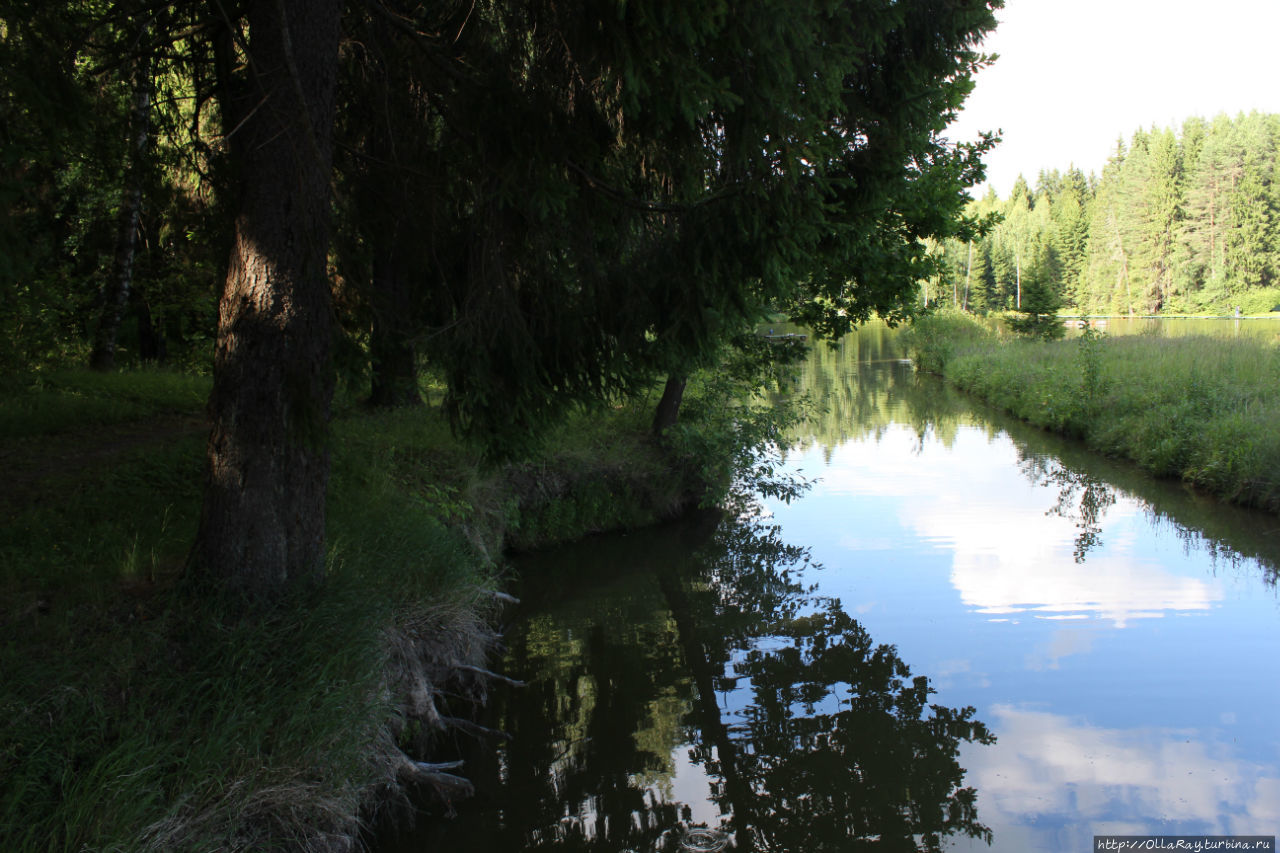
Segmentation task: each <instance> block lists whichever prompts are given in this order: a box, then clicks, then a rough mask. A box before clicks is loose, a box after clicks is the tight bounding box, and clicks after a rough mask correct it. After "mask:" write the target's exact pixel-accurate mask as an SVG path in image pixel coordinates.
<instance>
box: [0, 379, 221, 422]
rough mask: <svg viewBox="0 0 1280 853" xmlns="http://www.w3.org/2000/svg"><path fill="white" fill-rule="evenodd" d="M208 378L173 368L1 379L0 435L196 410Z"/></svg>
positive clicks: (205, 394)
mask: <svg viewBox="0 0 1280 853" xmlns="http://www.w3.org/2000/svg"><path fill="white" fill-rule="evenodd" d="M209 389H210V379H209V377H207V376H196V375H192V374H186V373H178V372H175V371H171V370H163V369H159V368H156V369H147V370H137V371H128V372H123V371H120V372H112V373H97V372H94V371H91V370H85V369H81V370H60V371H55V372H50V373H30V374H23V375H18V376H9V377H5V378H3V379H0V438H11V437H20V436H35V435H47V434H50V433H57V432H64V431H68V430H73V429H78V428H82V427H86V426H102V425H107V424H118V423H124V422H129V421H137V420H140V419H142V418H150V417H156V416H158V415H198V414H200V413H202V412H203V411H204V404H205V400H206V399H208V397H209Z"/></svg>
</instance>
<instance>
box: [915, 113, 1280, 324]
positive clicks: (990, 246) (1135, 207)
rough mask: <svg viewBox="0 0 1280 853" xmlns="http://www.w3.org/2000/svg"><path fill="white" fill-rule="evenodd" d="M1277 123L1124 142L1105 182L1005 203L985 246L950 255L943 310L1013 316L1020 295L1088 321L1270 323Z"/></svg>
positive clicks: (937, 291)
mask: <svg viewBox="0 0 1280 853" xmlns="http://www.w3.org/2000/svg"><path fill="white" fill-rule="evenodd" d="M1277 162H1280V116H1275V115H1267V114H1262V113H1248V114H1241V115H1238V116H1236V117H1234V118H1232V117H1229V116H1226V115H1219V116H1217V117H1216V118H1214V119H1212V120H1206V119H1202V118H1192V119H1189V120H1187V121H1186V122H1185V123H1184V124H1183V125H1182V127H1181V128H1178V129H1174V128H1157V127H1152V128H1149V129H1144V130H1138V131H1136V132H1135V133H1134V134H1133V136H1132V137H1131V138H1130V139H1129V140H1127V141H1126V140H1123V139H1122V140H1119V141H1118V142H1117V144H1116V148H1115V150H1114V152H1113V154H1112V156H1111V157H1110V159H1109V160H1108V162H1107V165H1106V166H1105V168H1104V169H1103V170H1102V175H1101V176H1096V175H1090V176H1087V177H1086V176H1085V175H1084V174H1083V173H1082V172H1081V171H1080V170H1079V169H1076V168H1069V169H1068V170H1066V171H1065V172H1062V171H1057V170H1046V171H1043V172H1041V173H1040V175H1039V176H1038V177H1037V179H1036V184H1035V187H1034V188H1032V187H1030V186H1028V184H1027V182H1026V181H1025V180H1020V181H1019V182H1018V183H1017V184H1016V185H1015V186H1014V188H1013V190H1012V191H1011V192H1010V194H1009V196H1008V197H1007V198H1005V199H999V198H996V197H995V195H994V194H989V195H988V196H987V197H985V198H983V199H981V200H979V201H977V202H975V203H974V204H973V205H972V207H971V208H970V209H969V213H970V215H981V214H985V213H993V212H994V213H997V214H999V215H1001V216H1002V217H1003V223H1002V224H1001V225H1000V226H999V227H998V228H996V229H995V230H994V231H992V232H991V233H990V234H988V235H987V236H986V237H985V238H982V239H979V240H977V241H974V243H973V244H972V246H970V244H969V243H968V242H963V241H955V240H953V241H950V242H948V243H947V244H946V245H945V249H944V251H945V255H946V266H947V272H946V274H944V275H943V276H942V277H940V278H939V279H938V280H937V282H936V283H935V285H934V291H933V298H935V299H938V300H942V301H952V299H953V294H958V295H959V296H957V297H955V301H956V303H957V304H960V305H963V306H965V307H968V308H970V309H974V310H1004V309H1010V308H1013V307H1014V305H1015V298H1016V297H1015V289H1016V285H1015V280H1016V276H1017V270H1016V269H1015V267H1014V264H1013V263H1011V259H1012V258H1013V257H1014V256H1015V254H1016V253H1018V252H1021V259H1022V265H1021V276H1022V282H1023V285H1024V287H1025V286H1026V285H1027V284H1028V282H1030V284H1031V286H1033V287H1035V288H1040V289H1042V290H1045V291H1047V294H1048V296H1049V297H1050V302H1056V303H1058V304H1061V305H1063V306H1065V307H1067V308H1069V309H1073V310H1075V311H1078V312H1081V313H1085V314H1143V315H1147V314H1156V313H1166V314H1169V313H1172V314H1180V313H1188V314H1198V313H1216V314H1231V313H1233V312H1234V311H1235V309H1236V308H1239V309H1241V311H1242V312H1244V313H1263V312H1267V311H1271V310H1273V309H1274V308H1276V307H1277V306H1280V242H1277V238H1276V228H1275V225H1274V223H1275V221H1276V215H1277V211H1278V210H1280V189H1277V187H1278V186H1280V184H1277V182H1276V174H1275V172H1276V164H1277Z"/></svg>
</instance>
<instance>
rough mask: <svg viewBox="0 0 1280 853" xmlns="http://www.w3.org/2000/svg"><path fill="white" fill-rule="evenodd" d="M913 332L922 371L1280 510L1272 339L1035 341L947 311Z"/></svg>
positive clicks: (1166, 472) (1276, 351) (1154, 468)
mask: <svg viewBox="0 0 1280 853" xmlns="http://www.w3.org/2000/svg"><path fill="white" fill-rule="evenodd" d="M907 334H908V341H909V347H910V349H911V352H912V357H913V360H914V361H915V363H916V367H917V369H918V370H921V371H925V372H929V373H935V374H938V375H940V376H942V377H943V378H944V379H945V380H946V381H947V382H948V383H950V384H952V385H954V386H955V387H957V388H959V389H961V390H963V391H966V392H967V393H970V394H972V395H974V396H975V397H978V398H980V399H982V400H984V401H986V402H987V403H989V404H990V405H992V406H994V407H996V408H998V409H1001V410H1003V411H1006V412H1009V413H1010V414H1012V415H1014V416H1016V417H1018V418H1021V419H1022V420H1024V421H1026V422H1028V423H1031V424H1033V425H1035V426H1037V427H1040V428H1042V429H1046V430H1049V431H1052V432H1055V433H1058V434H1061V435H1064V436H1068V437H1070V438H1074V439H1078V440H1080V441H1082V442H1083V443H1084V444H1085V446H1087V447H1088V448H1089V449H1091V450H1094V451H1097V452H1100V453H1103V454H1105V455H1107V456H1111V457H1115V458H1121V459H1126V460H1128V461H1131V462H1133V463H1135V464H1136V465H1137V466H1138V467H1139V468H1141V469H1142V470H1144V471H1146V472H1147V473H1149V474H1152V475H1155V476H1158V477H1167V478H1176V479H1181V480H1182V481H1183V482H1185V483H1188V484H1190V485H1192V486H1195V487H1196V488H1198V489H1201V490H1203V491H1205V492H1208V493H1209V494H1212V495H1214V496H1215V497H1217V498H1220V499H1222V500H1225V501H1228V502H1231V503H1235V504H1239V505H1242V506H1248V507H1255V508H1259V509H1263V510H1266V511H1269V512H1280V474H1278V473H1277V472H1280V433H1278V432H1277V431H1276V429H1275V425H1276V424H1277V423H1280V390H1278V389H1280V345H1277V342H1276V341H1267V340H1262V339H1258V338H1251V337H1248V336H1244V337H1241V338H1232V339H1227V338H1218V337H1210V336H1207V335H1188V336H1182V337H1164V336H1162V335H1160V334H1159V333H1158V329H1153V333H1151V334H1138V335H1125V336H1108V335H1106V334H1105V333H1099V332H1098V331H1097V330H1092V329H1091V330H1088V331H1086V332H1085V333H1084V334H1082V335H1081V336H1079V337H1077V338H1074V339H1070V340H1058V341H1042V340H1030V339H1026V338H1022V337H1018V336H1016V335H1012V334H1010V333H1009V332H1008V331H1006V330H1004V329H1003V328H1002V326H1001V325H1000V323H999V321H998V320H996V319H994V318H993V319H988V320H983V319H979V318H977V317H975V316H973V315H970V314H965V313H963V312H958V311H950V310H949V311H939V312H936V313H934V314H932V315H928V316H926V317H922V318H920V319H918V320H917V321H916V322H914V323H913V324H912V326H911V327H910V329H909V330H908V332H907Z"/></svg>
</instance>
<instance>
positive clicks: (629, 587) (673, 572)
mask: <svg viewBox="0 0 1280 853" xmlns="http://www.w3.org/2000/svg"><path fill="white" fill-rule="evenodd" d="M644 545H645V547H644V548H642V549H641V548H637V547H636V542H635V540H634V538H631V537H617V538H613V539H604V540H598V541H594V542H592V543H591V546H590V553H591V556H590V559H591V561H592V563H593V564H594V565H600V562H598V561H603V562H604V563H605V564H607V565H609V566H610V567H611V571H610V573H609V574H608V576H602V575H601V573H599V572H598V571H597V570H595V569H594V568H592V569H590V570H586V571H575V566H578V565H581V563H580V558H582V556H583V553H584V552H583V550H582V549H581V548H577V549H575V548H569V549H564V550H561V551H558V552H556V554H555V555H554V556H550V557H548V556H543V557H541V558H536V559H534V560H531V561H529V562H528V563H526V564H524V565H523V566H522V572H523V580H522V586H523V589H524V592H525V605H524V608H525V609H526V611H527V612H528V613H529V614H530V615H529V616H528V618H527V620H525V621H524V622H523V625H522V627H520V628H518V629H517V630H515V631H514V632H513V633H512V635H511V637H510V641H509V642H510V648H509V651H508V654H507V656H506V660H505V662H504V667H505V668H506V671H507V672H509V673H510V674H512V675H514V676H516V677H519V678H521V679H523V680H526V681H527V682H528V687H527V688H525V689H524V690H517V691H512V692H510V693H504V694H503V695H502V696H501V697H499V699H498V703H497V705H496V707H495V708H494V710H495V712H496V717H497V720H496V724H497V725H500V726H501V727H502V728H503V729H505V730H506V731H508V732H509V733H510V734H511V735H512V739H511V741H510V743H509V744H507V745H506V746H504V747H503V748H502V749H501V751H500V752H499V753H497V754H496V755H493V757H492V759H491V760H490V763H489V765H488V766H487V767H486V768H484V769H483V770H481V769H480V768H479V767H478V765H477V764H476V762H480V761H483V755H484V753H483V752H480V753H479V754H477V755H476V756H475V757H473V758H472V759H471V760H472V765H471V766H472V776H473V777H476V776H478V777H479V779H478V781H479V788H480V791H481V794H480V796H479V797H478V798H477V800H476V801H475V802H473V803H470V804H467V805H465V806H464V807H463V812H462V814H461V815H460V816H459V818H458V819H457V820H455V821H453V822H452V823H449V824H446V826H445V830H444V831H445V833H446V835H445V836H443V837H441V838H438V839H435V840H434V843H439V844H456V845H457V846H459V847H462V848H465V849H469V850H494V851H498V850H502V851H508V850H520V849H527V850H543V849H554V850H581V851H586V850H591V851H595V850H600V851H605V850H608V851H621V850H630V851H637V853H639V851H667V850H715V849H733V850H759V851H799V850H804V851H810V850H812V851H823V850H841V851H844V850H852V849H863V847H868V848H871V847H874V848H875V849H881V850H940V849H941V847H942V845H943V842H944V840H945V839H947V838H948V837H953V836H954V837H965V838H976V839H986V838H988V837H989V830H988V829H987V828H986V827H985V826H984V825H983V824H982V823H980V822H979V820H978V815H977V806H976V803H977V794H976V792H975V790H974V788H972V787H969V786H966V785H965V784H964V769H963V768H962V767H961V765H960V761H959V756H960V751H961V748H962V747H963V746H964V745H966V744H969V745H981V744H989V743H991V742H992V741H993V738H992V737H991V735H990V733H989V732H988V730H987V729H986V727H985V726H984V725H983V724H982V723H981V722H979V721H978V720H977V719H975V716H974V715H975V711H974V709H973V708H968V707H966V708H952V707H948V706H945V705H942V704H937V703H934V702H932V701H931V698H932V694H933V692H934V691H933V689H932V688H931V687H930V685H929V682H928V679H927V678H925V677H923V676H913V675H912V673H911V671H910V669H909V668H908V666H907V664H906V663H905V662H904V661H903V660H902V659H901V658H900V656H899V655H898V653H897V651H896V649H895V648H894V647H892V646H889V645H885V644H877V643H876V642H874V641H873V639H872V637H871V635H870V634H869V633H868V632H867V630H866V629H865V628H864V627H863V626H862V625H861V624H860V623H859V622H858V621H857V620H855V619H854V618H852V617H851V616H849V615H848V614H847V613H846V612H845V611H844V609H843V608H842V606H841V604H840V602H839V601H838V600H836V599H834V598H830V597H821V596H815V595H813V594H811V590H810V588H809V587H808V586H807V585H806V578H807V574H806V570H808V569H810V568H811V567H810V566H809V565H808V554H807V552H806V551H805V550H804V549H801V548H798V547H795V546H793V545H790V544H788V543H786V542H785V541H784V540H783V539H782V537H781V535H780V533H779V530H778V528H777V527H776V526H773V525H770V524H767V523H765V522H764V521H763V520H762V519H760V518H758V517H753V516H751V515H747V516H745V517H725V518H723V519H716V518H706V517H704V518H703V519H701V520H700V521H698V522H690V523H687V524H684V525H682V526H678V527H676V528H673V529H671V530H668V531H664V534H663V535H654V534H645V536H644ZM419 843H420V840H419ZM390 849H394V847H392V848H390ZM405 849H409V848H407V847H406V848H405Z"/></svg>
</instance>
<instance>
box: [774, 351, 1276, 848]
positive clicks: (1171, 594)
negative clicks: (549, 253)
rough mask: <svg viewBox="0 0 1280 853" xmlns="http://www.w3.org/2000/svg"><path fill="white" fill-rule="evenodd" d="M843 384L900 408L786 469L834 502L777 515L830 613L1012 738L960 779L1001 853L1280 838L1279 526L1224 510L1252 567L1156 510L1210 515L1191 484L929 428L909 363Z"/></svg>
mask: <svg viewBox="0 0 1280 853" xmlns="http://www.w3.org/2000/svg"><path fill="white" fill-rule="evenodd" d="M810 369H811V370H813V369H814V364H813V363H812V362H811V365H810ZM877 374H879V375H877ZM884 374H888V375H884ZM846 380H847V381H848V382H851V383H854V384H860V385H865V386H871V387H872V388H873V389H874V388H879V389H885V388H888V390H887V391H885V390H879V391H876V390H871V391H868V389H867V388H863V389H862V391H861V392H855V393H853V394H852V395H851V396H852V397H855V398H856V397H857V396H858V394H859V393H864V394H869V395H870V396H871V397H877V396H880V395H883V396H884V399H881V400H880V405H879V409H880V410H881V415H880V422H879V423H877V424H876V425H875V428H874V429H871V430H868V431H866V432H864V433H863V434H862V435H861V436H856V430H853V431H850V430H847V429H846V430H844V435H842V436H840V437H839V438H838V439H837V440H836V441H831V440H830V437H829V436H828V437H827V438H825V439H824V438H823V437H822V436H821V435H819V436H808V437H805V440H802V441H801V442H800V445H801V448H803V449H797V450H796V451H795V452H793V454H792V455H791V457H790V460H789V462H790V464H791V465H792V466H793V467H794V468H796V469H798V470H801V471H803V472H804V474H805V475H806V476H809V477H816V478H818V482H817V483H816V484H815V486H814V487H813V489H812V490H811V491H810V493H809V494H807V495H806V496H805V497H804V498H803V499H801V500H800V501H799V502H797V503H795V504H792V505H790V506H786V505H782V504H776V505H770V506H769V510H770V512H771V513H772V514H773V517H774V520H775V521H777V522H778V523H779V524H780V526H781V528H782V530H783V532H784V535H785V536H786V538H787V539H788V540H789V541H797V542H804V543H805V544H806V545H808V546H810V547H811V550H812V558H813V559H814V560H815V561H816V562H819V563H821V564H823V565H824V566H825V569H824V570H823V571H822V572H821V573H820V579H819V583H820V588H821V591H822V592H823V593H824V594H827V595H832V596H837V597H839V598H840V599H841V600H842V601H843V603H844V606H845V607H846V608H847V609H849V611H850V612H853V613H856V614H857V616H858V618H859V620H861V622H862V623H863V624H864V625H865V626H866V627H867V629H868V630H869V631H870V632H871V633H872V634H873V635H875V636H876V637H878V638H879V639H880V640H882V641H883V642H890V643H894V644H895V645H896V646H897V648H898V651H899V653H900V654H901V655H902V657H903V658H904V659H905V660H908V661H910V662H911V666H912V668H913V670H914V671H916V672H919V673H923V674H926V675H928V676H929V677H930V678H931V679H932V680H933V684H934V686H935V687H937V688H938V690H939V694H938V701H941V702H944V703H946V704H949V705H956V706H960V705H970V704H972V705H974V706H976V707H977V709H978V714H977V716H978V718H979V719H981V720H983V721H984V722H986V723H987V725H988V726H989V727H990V728H991V729H992V731H993V733H994V734H995V735H996V736H997V738H998V742H997V743H996V744H995V745H994V746H972V745H971V746H968V747H966V748H965V749H964V751H963V755H962V758H961V764H962V765H963V766H964V767H966V768H967V770H968V775H967V777H966V784H969V785H973V786H974V787H975V788H976V789H977V791H978V814H979V818H980V819H981V820H982V822H983V823H985V824H986V825H988V826H990V827H991V828H992V830H993V832H994V848H993V849H996V850H1009V851H1013V850H1027V849H1034V850H1067V849H1076V850H1085V849H1087V848H1088V845H1089V842H1090V839H1091V836H1092V835H1094V834H1152V833H1165V834H1262V835H1274V834H1277V833H1280V727H1278V726H1277V724H1276V722H1275V710H1274V709H1275V708H1276V707H1277V705H1278V703H1280V678H1277V676H1278V675H1280V630H1278V628H1280V608H1278V607H1277V596H1276V590H1275V586H1274V585H1273V583H1271V582H1270V581H1269V580H1268V579H1269V578H1271V577H1273V571H1274V570H1273V569H1272V568H1271V567H1272V566H1274V564H1275V563H1274V560H1275V556H1274V554H1275V551H1274V548H1275V544H1274V540H1275V533H1276V531H1277V529H1278V528H1280V521H1277V520H1276V519H1274V518H1271V517H1268V516H1262V515H1257V514H1252V513H1244V512H1236V511H1233V510H1228V509H1223V508H1210V509H1209V510H1208V511H1209V512H1210V513H1211V514H1212V515H1213V516H1214V520H1213V525H1214V526H1215V532H1222V531H1224V530H1225V531H1235V536H1236V538H1237V541H1238V544H1239V545H1240V547H1241V549H1242V550H1244V551H1246V552H1250V553H1251V556H1250V557H1244V556H1242V555H1241V554H1240V553H1239V552H1238V551H1237V550H1236V549H1235V547H1233V545H1232V543H1231V542H1230V541H1228V542H1223V541H1218V540H1214V539H1212V538H1205V537H1203V536H1202V535H1201V534H1200V533H1198V532H1197V530H1196V528H1195V526H1194V525H1195V523H1196V519H1191V520H1183V519H1182V518H1181V517H1180V516H1179V515H1178V513H1176V512H1175V513H1173V514H1172V515H1170V514H1161V512H1156V511H1153V510H1152V507H1153V506H1156V507H1161V508H1162V511H1164V512H1167V510H1166V509H1165V508H1167V507H1169V506H1175V507H1181V506H1183V505H1184V504H1185V505H1187V506H1190V507H1192V508H1193V509H1194V508H1195V507H1197V506H1198V507H1199V508H1200V510H1201V511H1203V510H1204V507H1203V504H1204V501H1203V500H1200V501H1197V500H1196V499H1195V498H1193V497H1192V496H1189V495H1188V494H1187V493H1185V492H1183V491H1182V490H1181V489H1180V488H1179V487H1177V486H1176V485H1174V486H1162V485H1160V484H1149V485H1144V487H1143V488H1144V491H1146V492H1147V494H1145V495H1144V497H1145V499H1144V497H1138V496H1136V495H1134V494H1132V493H1131V492H1129V491H1127V490H1126V489H1125V488H1120V487H1118V486H1115V485H1112V484H1111V482H1109V481H1108V479H1107V477H1108V476H1110V475H1118V476H1119V477H1120V478H1121V479H1123V480H1125V482H1126V485H1127V486H1132V484H1133V483H1141V482H1142V478H1141V477H1136V476H1135V475H1134V474H1133V473H1132V472H1126V471H1124V469H1123V468H1120V467H1118V466H1106V465H1105V463H1101V464H1102V467H1103V468H1104V470H1103V471H1102V473H1101V474H1099V473H1098V471H1097V470H1096V469H1097V468H1098V467H1099V464H1095V463H1093V462H1090V463H1088V464H1087V465H1085V466H1076V467H1072V466H1071V465H1068V464H1063V463H1061V462H1059V461H1058V460H1057V457H1056V456H1054V455H1053V453H1054V452H1059V451H1062V450H1063V448H1066V450H1067V452H1071V448H1069V447H1068V446H1066V445H1063V444H1061V443H1054V442H1051V441H1046V440H1045V439H1043V438H1042V437H1040V436H1039V435H1038V434H1035V433H1033V432H1031V431H1028V430H1025V429H1021V428H1019V427H1018V426H1017V425H1012V424H1003V423H1002V424H1001V425H1000V427H996V426H993V425H992V424H991V423H989V422H987V421H986V420H985V419H984V418H979V417H976V416H973V415H969V414H965V413H964V412H963V404H962V403H961V404H958V405H960V406H961V408H960V409H958V410H957V409H952V410H951V411H950V412H948V413H946V414H944V415H943V416H941V417H940V418H934V417H932V416H930V415H928V414H926V415H925V416H923V417H922V416H921V413H920V411H919V410H920V408H921V407H922V405H924V404H922V403H920V398H921V397H922V396H923V395H928V394H932V395H934V396H941V395H945V394H946V392H945V391H944V389H941V388H939V387H937V386H936V385H931V383H930V382H929V380H927V379H926V380H918V379H915V378H914V377H911V376H910V375H909V374H908V373H905V372H904V371H903V368H901V367H899V366H896V365H883V364H881V365H866V364H864V365H863V366H862V368H861V377H860V378H859V376H858V375H856V373H855V371H854V370H849V371H848V373H847V374H846ZM895 388H896V389H897V390H896V391H895V390H894V389H895ZM928 405H931V406H936V403H930V404H928ZM1006 429H1007V430H1009V431H1006ZM851 432H853V433H855V434H854V435H851V434H850V433H851ZM1011 432H1012V434H1011ZM1015 436H1016V437H1015ZM1074 452H1076V453H1077V454H1078V451H1074ZM1085 458H1086V455H1081V456H1079V458H1075V459H1074V460H1073V461H1074V462H1080V461H1081V460H1083V459H1085ZM1086 468H1093V469H1095V470H1085V469H1086ZM1268 549H1271V550H1270V553H1268ZM954 846H955V847H957V848H958V849H965V848H967V847H969V846H970V844H969V843H967V842H964V841H960V842H956V843H955V845H954ZM983 846H984V845H977V847H978V848H981V847H983Z"/></svg>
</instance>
